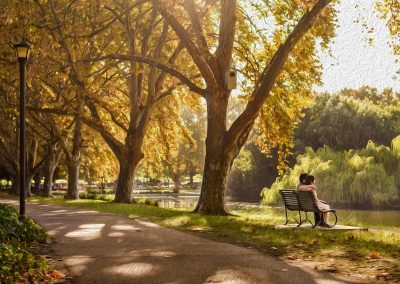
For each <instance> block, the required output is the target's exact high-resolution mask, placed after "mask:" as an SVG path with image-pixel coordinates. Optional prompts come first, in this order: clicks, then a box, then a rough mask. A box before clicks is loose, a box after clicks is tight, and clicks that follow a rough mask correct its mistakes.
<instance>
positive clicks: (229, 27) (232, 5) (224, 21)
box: [215, 0, 237, 79]
mask: <svg viewBox="0 0 400 284" xmlns="http://www.w3.org/2000/svg"><path fill="white" fill-rule="evenodd" d="M236 20H237V19H236V0H221V21H220V25H219V43H218V48H217V50H216V53H215V57H216V59H215V61H216V62H217V63H218V65H219V66H218V69H219V72H220V74H219V75H220V79H224V78H223V76H224V74H225V72H227V71H228V70H229V68H230V67H231V60H232V50H233V41H234V39H235V30H236ZM221 76H222V78H221Z"/></svg>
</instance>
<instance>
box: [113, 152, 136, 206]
mask: <svg viewBox="0 0 400 284" xmlns="http://www.w3.org/2000/svg"><path fill="white" fill-rule="evenodd" d="M128 152H129V153H130V155H128V156H127V157H121V159H120V160H119V174H118V181H117V189H116V192H115V200H114V202H117V203H133V200H132V189H133V185H134V181H135V174H136V169H137V167H138V165H139V162H140V161H141V160H142V158H143V153H141V152H139V153H133V152H134V150H132V151H128Z"/></svg>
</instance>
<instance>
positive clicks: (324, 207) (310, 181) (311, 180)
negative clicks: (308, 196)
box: [305, 175, 331, 226]
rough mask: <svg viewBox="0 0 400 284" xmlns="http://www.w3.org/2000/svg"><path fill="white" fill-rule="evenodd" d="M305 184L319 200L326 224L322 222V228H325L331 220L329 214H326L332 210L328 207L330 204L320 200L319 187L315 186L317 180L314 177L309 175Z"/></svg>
mask: <svg viewBox="0 0 400 284" xmlns="http://www.w3.org/2000/svg"><path fill="white" fill-rule="evenodd" d="M305 182H306V186H309V189H311V190H312V191H313V192H314V195H315V198H316V200H317V206H318V209H319V210H321V211H323V213H322V218H323V221H324V222H322V226H325V225H326V224H327V223H328V220H329V212H326V211H328V210H329V209H331V208H330V206H329V205H328V203H326V202H325V201H323V200H320V199H318V196H317V187H316V186H315V178H314V176H311V175H308V176H307V177H306V181H305Z"/></svg>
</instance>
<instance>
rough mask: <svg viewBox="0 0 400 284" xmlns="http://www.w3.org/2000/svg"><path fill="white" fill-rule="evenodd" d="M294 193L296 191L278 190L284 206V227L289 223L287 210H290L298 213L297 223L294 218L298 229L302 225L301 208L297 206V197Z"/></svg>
mask: <svg viewBox="0 0 400 284" xmlns="http://www.w3.org/2000/svg"><path fill="white" fill-rule="evenodd" d="M295 191H296V190H293V189H281V190H279V194H280V195H281V196H282V199H283V203H284V204H285V214H286V223H285V224H284V225H287V223H289V219H288V210H290V211H297V212H298V213H299V221H297V219H296V218H294V220H295V221H296V223H297V224H298V225H297V227H299V226H300V225H301V223H302V221H301V214H300V211H301V208H300V206H299V201H298V200H297V195H296V193H295Z"/></svg>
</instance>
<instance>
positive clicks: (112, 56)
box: [82, 54, 206, 97]
mask: <svg viewBox="0 0 400 284" xmlns="http://www.w3.org/2000/svg"><path fill="white" fill-rule="evenodd" d="M106 59H115V60H120V61H130V60H132V61H137V62H140V63H145V64H148V65H151V66H153V67H155V68H158V69H160V70H162V71H164V72H165V73H168V74H169V75H171V76H173V77H175V78H177V79H178V80H180V81H182V82H183V83H184V84H185V85H186V86H187V87H188V88H189V89H190V90H191V91H192V92H195V93H197V94H199V95H201V96H203V97H204V96H205V94H206V90H205V89H202V88H200V87H198V86H197V85H196V84H195V83H193V82H192V81H191V80H190V79H189V78H187V77H186V76H185V75H183V74H182V73H180V72H179V71H178V70H176V69H174V68H172V67H170V66H168V65H166V64H163V63H161V62H157V61H156V60H154V59H152V58H147V57H143V56H140V55H133V56H129V55H122V54H109V55H107V56H101V57H97V58H85V59H82V60H84V61H102V60H106Z"/></svg>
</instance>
